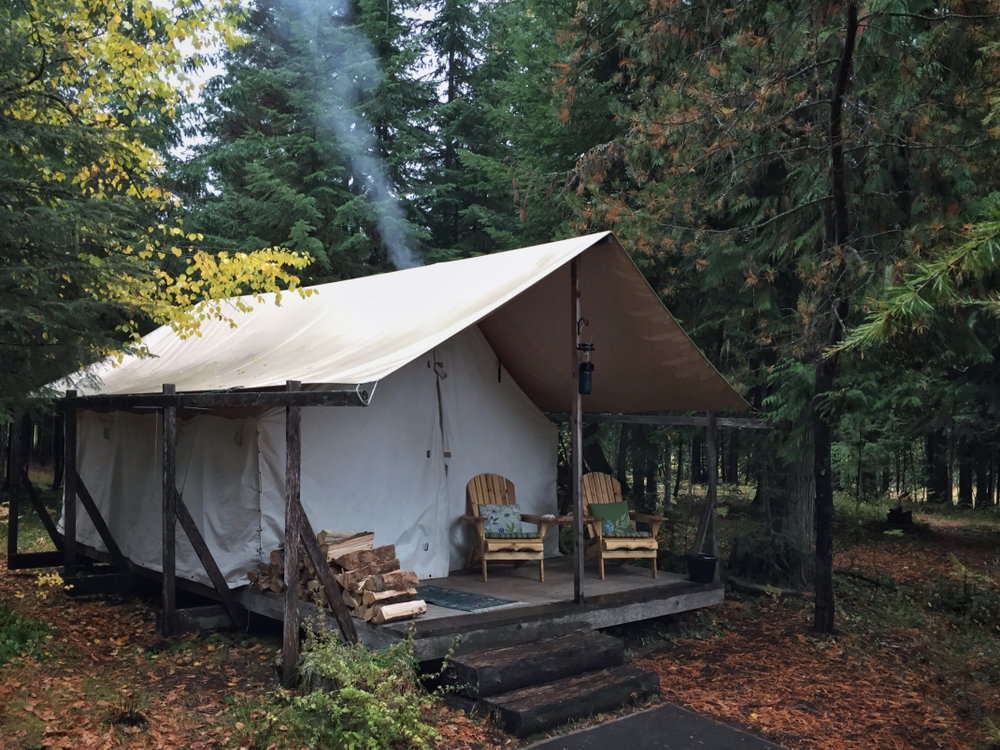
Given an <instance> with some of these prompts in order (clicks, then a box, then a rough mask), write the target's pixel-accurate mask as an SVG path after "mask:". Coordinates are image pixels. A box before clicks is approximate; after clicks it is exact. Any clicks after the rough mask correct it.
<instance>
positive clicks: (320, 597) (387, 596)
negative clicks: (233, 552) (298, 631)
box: [247, 530, 427, 623]
mask: <svg viewBox="0 0 1000 750" xmlns="http://www.w3.org/2000/svg"><path fill="white" fill-rule="evenodd" d="M317 537H318V541H319V544H320V550H321V551H322V552H323V554H324V555H326V560H327V564H328V565H329V566H330V568H331V570H332V571H333V574H334V578H335V579H336V581H337V583H338V584H339V585H340V588H341V596H342V597H343V599H344V603H345V604H346V605H347V606H348V607H349V608H350V610H351V614H352V615H353V616H354V617H357V618H359V619H361V620H367V621H369V622H373V623H383V622H390V621H392V620H400V619H403V618H407V617H418V616H420V615H422V614H424V613H425V612H426V611H427V604H426V603H425V602H424V601H422V600H420V599H417V598H416V597H417V590H416V588H415V587H416V585H417V580H418V579H417V574H416V573H413V572H411V571H408V570H400V567H399V559H398V558H397V557H396V546H395V545H393V544H387V545H384V546H382V547H375V546H374V534H372V533H371V532H364V533H362V534H352V535H348V534H343V533H340V532H334V531H328V530H323V531H321V532H320V533H319V534H317ZM345 550H346V551H345ZM269 559H270V563H260V564H259V565H258V569H257V570H256V571H250V572H249V573H247V578H249V579H250V582H251V583H252V584H254V585H255V586H257V587H258V588H259V589H260V590H262V591H273V592H275V593H277V594H280V593H282V592H283V591H284V589H285V586H284V575H285V566H284V550H283V549H276V550H274V551H273V552H271V554H270V556H269ZM299 598H300V599H302V600H304V601H311V602H314V603H315V604H316V605H317V606H320V607H326V608H327V609H329V608H330V604H329V602H328V601H327V598H326V592H325V591H324V590H323V584H322V583H321V582H320V580H319V576H318V575H317V574H316V570H315V568H314V567H313V565H312V562H311V561H310V560H309V558H308V556H306V555H303V556H302V560H301V568H300V570H299Z"/></svg>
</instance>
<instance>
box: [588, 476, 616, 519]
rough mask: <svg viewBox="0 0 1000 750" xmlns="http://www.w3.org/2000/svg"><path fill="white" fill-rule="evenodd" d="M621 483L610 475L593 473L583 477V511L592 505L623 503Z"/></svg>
mask: <svg viewBox="0 0 1000 750" xmlns="http://www.w3.org/2000/svg"><path fill="white" fill-rule="evenodd" d="M622 500H623V498H622V486H621V483H620V482H619V481H618V480H617V479H615V478H614V477H613V476H611V475H610V474H604V473H603V472H600V471H592V472H590V473H589V474H584V475H583V509H584V512H587V508H588V506H590V505H600V504H602V503H620V502H622Z"/></svg>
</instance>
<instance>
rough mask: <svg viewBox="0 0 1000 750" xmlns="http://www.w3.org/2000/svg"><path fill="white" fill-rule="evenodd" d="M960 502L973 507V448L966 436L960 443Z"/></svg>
mask: <svg viewBox="0 0 1000 750" xmlns="http://www.w3.org/2000/svg"><path fill="white" fill-rule="evenodd" d="M958 504H959V505H964V506H965V507H968V508H971V507H972V449H971V448H970V446H969V442H968V441H967V440H965V439H964V438H963V439H962V440H961V441H959V444H958Z"/></svg>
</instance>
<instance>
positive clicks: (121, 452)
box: [60, 412, 260, 586]
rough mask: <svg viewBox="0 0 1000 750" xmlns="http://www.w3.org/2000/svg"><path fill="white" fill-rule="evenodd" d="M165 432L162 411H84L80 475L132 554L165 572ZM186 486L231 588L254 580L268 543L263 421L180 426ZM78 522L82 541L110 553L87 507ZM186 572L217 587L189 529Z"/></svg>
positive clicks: (181, 540) (180, 551)
mask: <svg viewBox="0 0 1000 750" xmlns="http://www.w3.org/2000/svg"><path fill="white" fill-rule="evenodd" d="M161 433H162V428H161V421H160V417H159V416H158V415H156V414H148V415H142V414H129V413H125V412H110V413H97V412H81V414H80V417H79V421H78V442H79V449H78V451H77V466H78V469H79V473H80V478H81V479H82V480H83V483H84V484H85V485H86V486H87V489H88V490H90V493H91V495H93V497H94V501H95V502H96V503H97V506H98V508H100V510H101V515H102V516H103V517H104V520H105V521H106V522H107V524H108V527H109V529H110V530H111V534H112V536H113V537H114V539H115V541H116V542H117V543H118V546H119V547H121V550H122V553H123V554H124V555H125V556H126V557H127V558H129V559H130V560H132V561H133V562H135V563H137V564H139V565H141V566H142V567H144V568H149V569H150V570H162V565H161V554H162V539H163V521H162V500H161V498H162V479H161V477H162V469H161V467H162V457H163V448H162V442H161ZM177 488H178V489H179V490H180V491H181V495H182V496H183V498H184V502H185V504H186V505H187V507H188V510H190V511H191V515H192V516H193V518H194V520H195V523H196V524H197V525H198V528H199V529H200V530H201V533H202V536H204V537H205V541H206V543H207V544H208V546H209V548H210V549H211V550H212V551H213V552H214V553H215V559H216V562H218V564H219V567H220V569H221V570H222V572H223V574H224V575H225V576H226V579H227V580H228V581H229V583H230V585H236V586H238V585H241V584H244V583H246V571H247V569H248V566H247V565H246V562H247V561H248V560H255V559H257V557H258V545H259V541H260V533H259V518H260V491H259V488H260V480H259V472H258V469H257V426H256V420H254V419H242V420H232V419H223V418H221V417H214V416H198V417H195V418H194V419H190V420H179V421H178V425H177ZM76 515H77V520H78V529H77V538H78V539H80V540H81V541H82V542H83V543H84V544H86V545H88V546H91V547H95V548H97V549H100V550H104V545H103V543H102V542H101V539H100V536H98V534H97V531H96V529H94V526H93V524H92V523H91V522H90V517H89V516H88V515H87V513H86V511H85V510H84V509H83V506H82V504H80V503H79V502H78V503H77V511H76ZM62 527H63V524H62V521H61V520H60V528H62ZM177 574H178V575H179V576H181V577H183V578H188V579H191V580H197V581H201V582H203V583H208V582H209V581H208V576H207V575H206V574H205V572H204V570H203V569H202V567H201V563H200V561H199V560H198V558H197V556H196V555H195V553H194V550H193V549H192V547H191V545H190V542H189V541H188V539H187V536H186V535H185V534H184V532H183V531H182V530H181V529H180V527H179V526H178V529H177Z"/></svg>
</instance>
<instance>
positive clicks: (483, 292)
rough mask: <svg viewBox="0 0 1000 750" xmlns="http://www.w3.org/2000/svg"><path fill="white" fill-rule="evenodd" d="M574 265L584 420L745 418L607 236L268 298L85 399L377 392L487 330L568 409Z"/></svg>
mask: <svg viewBox="0 0 1000 750" xmlns="http://www.w3.org/2000/svg"><path fill="white" fill-rule="evenodd" d="M573 258H579V259H580V260H579V263H578V269H579V278H580V286H581V307H582V315H583V317H584V318H587V319H588V320H589V321H590V324H589V325H588V326H587V327H585V328H584V330H583V337H584V339H585V340H592V341H593V343H594V345H595V351H594V354H593V357H592V361H593V362H594V364H595V372H594V391H593V394H592V395H591V396H588V397H586V398H585V400H584V408H585V409H586V410H587V411H613V412H635V411H659V410H668V409H697V410H718V411H724V410H726V409H738V410H742V409H744V408H746V406H747V404H746V402H745V401H744V400H743V399H742V398H741V397H740V395H739V394H738V393H736V391H734V390H733V389H732V387H731V386H730V385H729V384H728V383H727V382H726V380H725V379H724V378H723V377H722V376H721V375H720V374H719V373H718V372H717V371H716V370H715V368H714V367H713V366H712V365H711V363H710V362H709V361H708V360H707V359H706V358H705V357H704V355H702V354H701V352H700V351H698V349H697V347H695V345H694V344H693V343H692V342H691V340H690V339H689V338H688V337H687V336H686V335H685V333H684V332H683V331H682V330H681V328H680V326H679V325H678V324H677V322H676V321H675V320H674V318H673V317H672V316H671V315H670V313H669V312H668V311H667V309H666V308H665V307H664V306H663V304H662V303H661V301H660V299H659V298H658V297H657V295H656V293H655V292H654V291H653V290H652V289H651V288H650V287H649V285H648V284H647V283H646V280H645V279H644V278H643V276H642V274H641V273H640V271H639V269H638V268H636V266H635V265H634V264H633V263H632V261H631V259H630V258H629V257H628V255H627V254H626V253H625V251H624V250H623V249H622V247H621V245H619V243H618V240H617V239H616V238H615V237H614V235H613V234H611V233H610V232H604V233H600V234H593V235H589V236H585V237H578V238H574V239H570V240H563V241H561V242H552V243H549V244H546V245H538V246H535V247H528V248H523V249H521V250H511V251H508V252H503V253H495V254H493V255H484V256H480V257H476V258H470V259H466V260H456V261H450V262H446V263H436V264H434V265H430V266H422V267H418V268H412V269H408V270H405V271H396V272H394V273H385V274H381V275H378V276H367V277H364V278H359V279H351V280H349V281H339V282H334V283H330V284H322V285H319V286H316V287H313V288H314V289H315V290H316V292H317V294H314V295H311V296H309V297H307V298H303V297H301V296H300V295H298V294H296V293H294V292H293V293H287V292H286V293H285V294H283V295H282V299H281V305H280V306H278V305H275V304H273V299H271V298H272V297H273V295H266V297H268V299H267V301H266V303H265V304H257V303H253V302H251V303H250V304H252V305H253V307H254V309H253V310H252V311H251V312H248V313H240V312H238V311H236V310H235V308H234V309H233V313H232V315H231V317H232V318H233V320H234V321H235V323H236V328H235V329H234V328H232V327H231V326H230V324H229V323H228V322H226V321H222V320H217V319H213V320H207V321H204V322H203V323H202V325H201V335H200V336H196V337H191V338H188V339H180V338H179V337H178V336H177V335H176V334H175V333H174V332H173V331H172V330H171V329H170V328H169V327H162V328H158V329H157V330H155V331H153V332H152V333H150V334H149V335H147V336H146V337H145V338H144V339H143V342H144V343H145V345H146V347H147V348H148V350H149V352H150V353H151V354H152V355H153V356H147V357H143V358H139V357H135V356H129V357H126V359H125V361H124V362H123V363H122V364H121V365H118V366H117V367H115V366H112V365H111V363H110V362H102V363H99V364H98V365H96V366H94V367H93V368H91V369H90V370H89V371H88V374H89V375H95V376H97V379H96V380H94V379H88V378H77V377H74V378H73V380H74V381H77V382H76V387H77V388H78V389H80V391H81V393H83V394H95V393H100V394H134V393H158V392H160V390H161V387H162V384H164V383H173V384H174V385H176V387H177V391H178V392H182V393H183V392H197V391H218V390H224V389H231V388H239V387H242V388H266V387H276V386H282V385H284V383H285V382H286V381H288V380H298V381H301V382H302V383H303V384H330V385H332V384H337V385H351V386H354V385H357V384H363V383H371V382H374V381H378V380H380V379H382V378H384V377H386V376H387V375H390V374H391V373H393V372H395V371H397V370H399V369H400V368H401V367H403V366H404V365H406V364H407V363H409V362H411V361H413V360H414V359H416V358H417V357H419V356H420V355H422V354H424V353H426V352H428V351H431V350H432V349H434V347H436V346H438V345H439V344H441V343H442V342H444V341H446V340H447V339H449V338H451V337H452V336H454V335H455V334H457V333H459V332H460V331H463V330H465V329H466V328H468V327H470V326H473V325H476V324H479V326H480V328H481V330H482V331H483V333H484V335H485V336H486V338H487V340H488V341H489V343H490V345H491V346H492V347H493V350H494V351H495V352H496V354H497V356H498V357H499V359H500V362H501V363H502V364H503V366H504V367H505V368H506V369H507V371H508V372H509V373H510V374H511V375H512V376H513V378H514V379H515V381H516V382H517V383H518V385H519V386H520V387H521V388H522V389H523V390H524V391H525V393H526V394H527V395H528V396H529V398H531V399H532V400H533V401H534V402H535V403H536V404H537V405H538V406H539V407H540V408H542V409H550V410H568V409H569V408H570V406H571V402H572V394H573V389H574V388H575V385H574V380H573V378H572V372H573V368H574V366H573V365H572V364H569V363H571V362H573V359H572V356H573V351H572V350H573V347H574V346H575V342H574V340H573V325H572V312H571V297H570V274H569V265H570V261H571V260H572V259H573Z"/></svg>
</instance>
